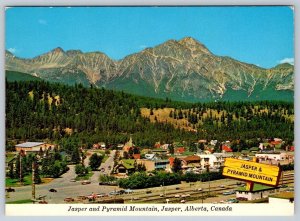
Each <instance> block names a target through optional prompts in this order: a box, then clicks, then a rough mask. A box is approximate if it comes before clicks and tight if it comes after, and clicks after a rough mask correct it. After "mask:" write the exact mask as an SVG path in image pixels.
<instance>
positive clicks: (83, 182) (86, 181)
mask: <svg viewBox="0 0 300 221" xmlns="http://www.w3.org/2000/svg"><path fill="white" fill-rule="evenodd" d="M81 184H82V185H87V184H91V181H88V180H85V181H82V182H81Z"/></svg>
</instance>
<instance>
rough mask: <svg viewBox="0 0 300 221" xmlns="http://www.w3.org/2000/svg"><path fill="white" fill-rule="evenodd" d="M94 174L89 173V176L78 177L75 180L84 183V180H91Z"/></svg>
mask: <svg viewBox="0 0 300 221" xmlns="http://www.w3.org/2000/svg"><path fill="white" fill-rule="evenodd" d="M93 174H94V173H93V172H89V173H88V174H86V175H84V176H77V177H76V178H75V180H76V181H82V180H89V179H90V178H91V177H92V176H93Z"/></svg>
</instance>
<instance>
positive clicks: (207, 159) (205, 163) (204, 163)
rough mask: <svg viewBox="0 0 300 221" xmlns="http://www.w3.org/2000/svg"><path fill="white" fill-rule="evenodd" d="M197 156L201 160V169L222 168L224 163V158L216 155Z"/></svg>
mask: <svg viewBox="0 0 300 221" xmlns="http://www.w3.org/2000/svg"><path fill="white" fill-rule="evenodd" d="M197 155H198V156H199V157H200V158H201V160H200V165H201V169H207V168H211V169H215V168H220V167H221V166H222V164H223V162H224V159H223V157H222V156H218V155H215V154H197Z"/></svg>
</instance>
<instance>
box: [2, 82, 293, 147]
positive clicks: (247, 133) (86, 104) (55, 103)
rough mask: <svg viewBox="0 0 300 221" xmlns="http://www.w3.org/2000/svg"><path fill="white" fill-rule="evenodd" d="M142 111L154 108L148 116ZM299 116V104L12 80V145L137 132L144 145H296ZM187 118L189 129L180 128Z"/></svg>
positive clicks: (117, 137)
mask: <svg viewBox="0 0 300 221" xmlns="http://www.w3.org/2000/svg"><path fill="white" fill-rule="evenodd" d="M163 108H169V110H171V111H169V112H168V117H167V118H165V119H163V118H160V116H155V114H156V112H157V111H158V110H159V109H161V110H162V109H163ZM141 110H142V112H143V111H145V110H148V111H149V114H148V116H146V115H145V114H142V113H141ZM151 112H152V113H151ZM293 114H294V109H293V103H286V102H255V103H253V102H252V103H249V102H235V103H229V102H217V103H197V104H192V103H183V102H173V101H170V100H169V99H165V100H160V99H150V98H146V97H139V96H133V95H129V94H126V93H123V92H114V91H110V90H105V89H97V88H93V87H90V88H86V87H83V86H82V85H75V86H66V85H62V84H56V83H49V82H44V81H41V82H40V81H31V82H6V136H7V140H8V141H9V140H16V139H17V140H31V141H33V140H45V139H49V140H50V141H51V142H56V143H61V142H65V141H66V140H73V141H76V142H77V143H78V144H79V145H83V146H86V147H91V146H92V144H93V143H96V142H100V141H104V142H106V143H108V144H112V145H115V144H118V143H124V142H125V141H127V140H128V139H129V135H130V134H132V136H133V140H134V143H135V144H136V145H138V146H142V147H151V146H153V145H154V144H155V142H158V141H160V142H162V143H170V142H174V141H186V142H187V143H193V142H195V141H197V140H198V139H218V140H220V141H223V140H235V139H240V140H244V141H247V142H250V141H251V142H253V141H257V138H271V137H281V138H283V139H285V140H287V141H290V142H292V141H293V139H294V134H293V129H294V125H293V122H294V119H293V118H294V116H293ZM150 115H151V116H150ZM170 119H173V122H172V121H171V120H170ZM182 119H184V120H185V125H180V123H179V122H180V120H182ZM174 120H175V121H176V122H178V125H176V123H174ZM190 129H193V131H191V130H190Z"/></svg>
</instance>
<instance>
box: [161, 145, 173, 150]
mask: <svg viewBox="0 0 300 221" xmlns="http://www.w3.org/2000/svg"><path fill="white" fill-rule="evenodd" d="M169 145H171V144H163V145H161V147H160V148H161V149H164V150H168V149H169Z"/></svg>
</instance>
